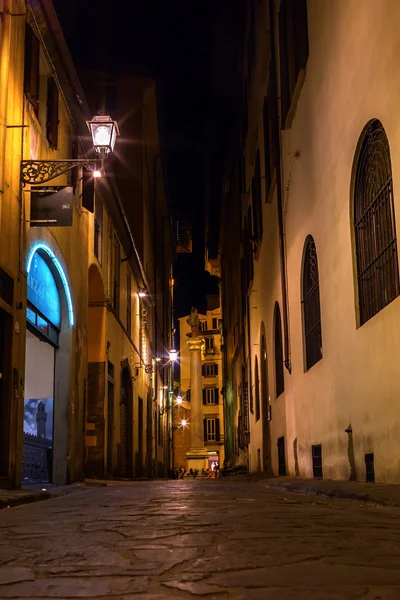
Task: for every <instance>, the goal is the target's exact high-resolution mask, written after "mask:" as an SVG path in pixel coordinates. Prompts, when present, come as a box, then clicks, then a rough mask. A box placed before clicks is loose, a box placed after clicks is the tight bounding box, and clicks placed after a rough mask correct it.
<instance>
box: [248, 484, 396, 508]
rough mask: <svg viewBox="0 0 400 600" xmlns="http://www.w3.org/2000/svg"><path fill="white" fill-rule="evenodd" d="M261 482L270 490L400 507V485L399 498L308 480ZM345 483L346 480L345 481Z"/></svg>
mask: <svg viewBox="0 0 400 600" xmlns="http://www.w3.org/2000/svg"><path fill="white" fill-rule="evenodd" d="M258 483H259V484H262V485H264V486H265V487H266V488H267V489H269V490H278V491H285V492H294V493H299V494H310V495H312V494H313V495H315V496H325V497H327V498H332V499H335V498H343V499H346V500H356V501H358V502H362V503H364V504H369V505H374V506H376V505H378V506H393V507H397V508H399V507H400V487H399V492H398V496H399V498H380V497H378V496H376V495H374V494H373V493H365V492H363V491H361V490H360V491H357V490H356V489H355V490H349V489H343V488H340V487H333V488H329V487H325V486H318V485H307V483H306V482H304V484H303V485H302V484H299V483H296V482H283V481H282V482H279V483H278V482H274V483H272V482H271V481H270V480H268V479H264V480H260V481H258ZM343 483H345V482H343Z"/></svg>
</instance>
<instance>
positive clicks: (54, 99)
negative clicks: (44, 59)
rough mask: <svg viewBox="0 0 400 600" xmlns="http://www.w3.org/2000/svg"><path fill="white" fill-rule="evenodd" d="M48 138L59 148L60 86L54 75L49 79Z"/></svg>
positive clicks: (54, 147) (51, 145)
mask: <svg viewBox="0 0 400 600" xmlns="http://www.w3.org/2000/svg"><path fill="white" fill-rule="evenodd" d="M46 132H47V140H48V142H49V144H50V147H51V148H53V149H56V148H57V145H58V87H57V84H56V81H55V79H54V77H49V79H48V80H47V122H46Z"/></svg>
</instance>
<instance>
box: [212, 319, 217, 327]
mask: <svg viewBox="0 0 400 600" xmlns="http://www.w3.org/2000/svg"><path fill="white" fill-rule="evenodd" d="M212 328H213V329H217V328H218V319H214V318H213V320H212Z"/></svg>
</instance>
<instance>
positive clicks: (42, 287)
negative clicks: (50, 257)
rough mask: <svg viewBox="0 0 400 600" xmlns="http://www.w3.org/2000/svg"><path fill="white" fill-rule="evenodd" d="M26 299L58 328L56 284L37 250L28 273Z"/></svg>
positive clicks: (59, 315) (58, 305)
mask: <svg viewBox="0 0 400 600" xmlns="http://www.w3.org/2000/svg"><path fill="white" fill-rule="evenodd" d="M28 300H29V302H32V304H33V306H35V307H36V308H37V309H38V310H39V311H40V312H41V313H42V314H43V315H44V316H45V317H46V318H47V319H48V320H49V321H50V322H51V323H53V325H55V326H56V327H58V328H60V325H61V311H60V299H59V297H58V290H57V285H56V282H55V281H54V277H53V275H52V272H51V271H50V269H49V267H48V265H47V263H46V261H45V260H44V259H43V258H42V257H41V256H40V254H38V253H37V252H36V253H35V256H34V257H33V260H32V263H31V268H30V271H29V273H28Z"/></svg>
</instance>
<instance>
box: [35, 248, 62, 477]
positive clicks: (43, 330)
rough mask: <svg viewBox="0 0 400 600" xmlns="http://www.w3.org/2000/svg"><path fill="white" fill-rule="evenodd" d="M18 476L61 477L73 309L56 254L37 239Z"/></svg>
mask: <svg viewBox="0 0 400 600" xmlns="http://www.w3.org/2000/svg"><path fill="white" fill-rule="evenodd" d="M26 270H27V308H26V347H25V382H24V451H23V481H25V482H27V481H37V482H46V481H50V482H53V483H57V484H60V483H66V482H68V481H69V479H70V473H69V467H68V465H69V461H68V455H69V454H70V450H69V438H68V436H69V430H70V418H71V415H70V397H71V382H70V376H69V374H70V371H71V361H72V353H71V348H72V335H73V332H72V326H73V325H74V310H73V305H72V297H71V290H70V286H69V283H68V278H67V275H66V273H65V270H64V268H63V266H62V264H61V261H60V259H59V258H58V257H57V256H56V255H55V253H54V252H53V250H52V249H51V248H50V246H48V245H47V244H45V243H36V244H35V245H34V246H33V247H32V248H31V250H30V252H29V255H28V259H27V267H26Z"/></svg>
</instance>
